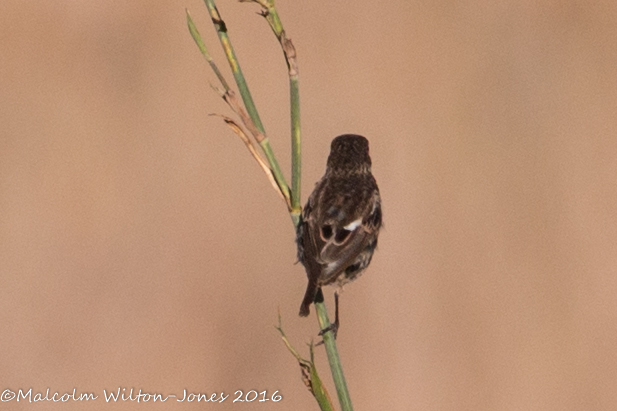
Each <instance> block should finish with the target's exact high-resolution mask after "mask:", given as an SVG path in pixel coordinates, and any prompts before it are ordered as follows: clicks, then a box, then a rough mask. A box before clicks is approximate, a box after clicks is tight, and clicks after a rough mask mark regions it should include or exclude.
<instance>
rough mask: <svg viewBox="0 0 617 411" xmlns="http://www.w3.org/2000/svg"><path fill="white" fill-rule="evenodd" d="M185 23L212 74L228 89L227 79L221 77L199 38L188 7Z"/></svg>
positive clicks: (199, 35) (204, 44)
mask: <svg viewBox="0 0 617 411" xmlns="http://www.w3.org/2000/svg"><path fill="white" fill-rule="evenodd" d="M186 23H187V25H188V26H189V32H190V33H191V37H193V40H194V41H195V44H197V47H198V48H199V51H201V54H202V55H203V56H204V58H205V59H206V61H207V62H208V64H209V65H210V67H211V68H212V71H214V74H216V77H217V78H218V79H219V81H220V82H221V84H222V85H223V88H224V89H225V91H228V90H229V85H228V84H227V81H225V77H223V74H221V71H220V70H219V68H218V66H217V65H216V63H215V62H214V60H213V59H212V56H210V53H209V52H208V48H207V47H206V43H204V41H203V39H202V38H201V34H199V30H197V27H196V26H195V23H194V22H193V19H192V18H191V15H190V14H189V11H188V9H187V10H186Z"/></svg>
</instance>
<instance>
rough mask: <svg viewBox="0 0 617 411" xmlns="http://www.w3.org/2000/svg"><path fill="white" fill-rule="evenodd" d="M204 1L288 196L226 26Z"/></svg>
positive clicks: (210, 3) (210, 0)
mask: <svg viewBox="0 0 617 411" xmlns="http://www.w3.org/2000/svg"><path fill="white" fill-rule="evenodd" d="M204 2H205V3H206V7H207V8H208V12H209V13H210V17H211V18H212V23H213V24H214V28H215V29H216V32H217V34H218V36H219V40H220V42H221V45H222V46H223V50H224V51H225V56H226V57H227V61H228V62H229V66H230V67H231V72H232V73H233V75H234V79H235V80H236V84H237V85H238V91H240V95H241V96H242V101H243V102H244V106H245V107H246V111H247V112H248V114H249V116H250V117H251V120H253V123H254V124H255V127H257V129H258V130H259V131H260V132H261V133H262V134H263V135H264V138H263V139H262V140H261V141H259V145H260V146H261V148H262V149H263V152H264V154H265V156H266V159H267V160H268V163H269V164H270V168H271V169H272V173H273V174H274V178H275V179H276V181H277V183H278V185H279V187H280V189H281V191H282V192H283V193H284V195H285V196H286V197H288V196H289V186H288V185H287V182H286V180H285V176H284V175H283V172H282V171H281V167H280V166H279V164H278V161H277V160H276V157H275V156H274V152H273V151H272V147H271V146H270V141H269V140H268V137H266V132H265V129H264V126H263V123H262V122H261V118H260V117H259V113H258V112H257V108H256V107H255V103H254V101H253V97H252V96H251V92H250V91H249V88H248V85H247V84H246V80H245V79H244V75H243V74H242V69H241V68H240V63H239V62H238V58H237V57H236V53H235V51H234V49H233V46H232V45H231V40H230V39H229V36H228V35H227V26H226V25H225V22H224V21H223V19H221V15H220V14H219V12H218V10H217V8H216V4H215V3H214V0H204Z"/></svg>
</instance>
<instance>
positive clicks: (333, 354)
mask: <svg viewBox="0 0 617 411" xmlns="http://www.w3.org/2000/svg"><path fill="white" fill-rule="evenodd" d="M315 310H316V311H317V320H318V321H319V327H321V329H322V330H323V329H325V328H327V327H329V326H330V319H329V318H328V310H327V309H326V305H325V304H324V303H323V302H320V303H317V302H316V303H315ZM323 341H324V345H325V346H326V354H327V355H328V363H329V364H330V371H331V372H332V379H333V380H334V385H335V386H336V394H337V395H338V400H339V403H340V404H341V410H342V411H353V406H352V405H351V397H350V396H349V390H348V389H347V382H346V381H345V374H344V373H343V365H342V364H341V359H340V357H339V355H338V349H337V348H336V339H335V338H334V333H333V332H332V331H328V332H326V333H325V334H324V335H323Z"/></svg>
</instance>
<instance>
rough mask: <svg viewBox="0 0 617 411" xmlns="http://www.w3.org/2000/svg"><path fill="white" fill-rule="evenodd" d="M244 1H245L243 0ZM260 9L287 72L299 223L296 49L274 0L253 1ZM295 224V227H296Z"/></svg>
mask: <svg viewBox="0 0 617 411" xmlns="http://www.w3.org/2000/svg"><path fill="white" fill-rule="evenodd" d="M245 1H246V0H245ZM253 1H254V2H256V3H258V4H260V5H261V7H262V12H261V14H262V16H264V17H265V18H266V20H267V21H268V24H269V25H270V28H271V29H272V32H273V33H274V35H275V36H276V38H277V39H278V41H279V43H280V44H281V48H282V49H283V53H284V55H285V62H286V63H287V69H288V72H289V100H290V117H291V214H292V219H293V220H294V222H297V223H299V222H300V213H301V212H302V204H301V200H300V196H301V174H302V156H301V152H302V144H301V143H302V139H301V132H300V130H301V129H300V89H299V84H298V60H297V56H296V49H295V47H294V45H293V43H292V42H291V39H289V38H287V35H286V33H285V29H284V28H283V23H282V22H281V19H280V17H279V14H278V11H277V10H276V6H275V5H274V0H253ZM297 223H296V226H297V225H298V224H297Z"/></svg>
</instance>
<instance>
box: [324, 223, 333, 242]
mask: <svg viewBox="0 0 617 411" xmlns="http://www.w3.org/2000/svg"><path fill="white" fill-rule="evenodd" d="M321 237H322V238H323V239H324V240H329V239H330V237H332V226H331V225H330V224H326V225H324V226H323V227H321Z"/></svg>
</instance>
